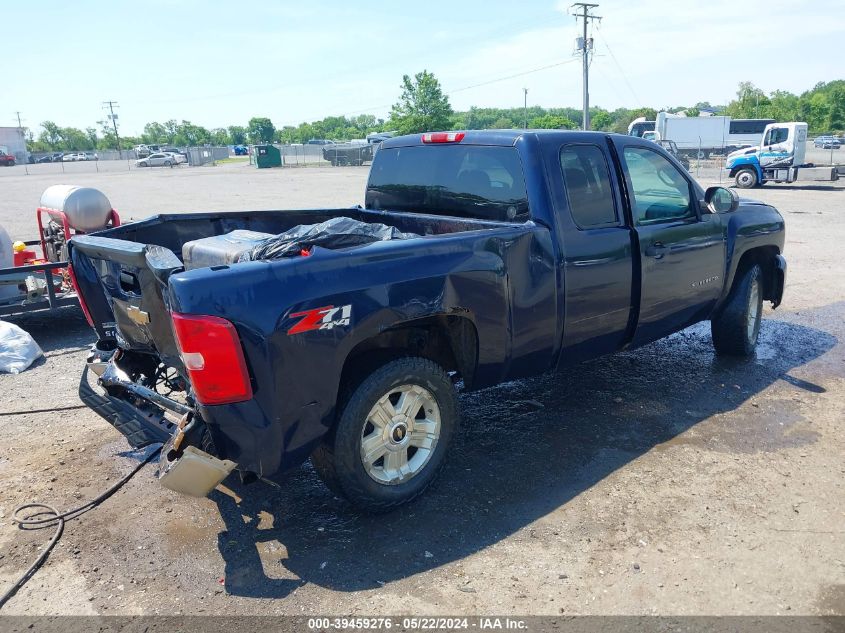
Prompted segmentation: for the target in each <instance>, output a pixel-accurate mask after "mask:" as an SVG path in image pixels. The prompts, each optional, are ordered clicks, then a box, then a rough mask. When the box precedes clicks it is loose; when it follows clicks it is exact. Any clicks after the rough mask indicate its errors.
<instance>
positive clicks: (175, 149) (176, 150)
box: [159, 147, 188, 159]
mask: <svg viewBox="0 0 845 633" xmlns="http://www.w3.org/2000/svg"><path fill="white" fill-rule="evenodd" d="M159 152H160V153H162V154H178V155H179V156H184V157H185V158H186V159H187V158H188V153H187V152H185V151H183V150H181V149H179V148H178V147H162V148H161V150H159Z"/></svg>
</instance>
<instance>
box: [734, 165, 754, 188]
mask: <svg viewBox="0 0 845 633" xmlns="http://www.w3.org/2000/svg"><path fill="white" fill-rule="evenodd" d="M735 180H736V186H737V187H739V188H740V189H753V188H754V187H756V186H757V172H756V171H754V170H753V169H751V168H746V169H740V170H739V171H738V172H736V176H735Z"/></svg>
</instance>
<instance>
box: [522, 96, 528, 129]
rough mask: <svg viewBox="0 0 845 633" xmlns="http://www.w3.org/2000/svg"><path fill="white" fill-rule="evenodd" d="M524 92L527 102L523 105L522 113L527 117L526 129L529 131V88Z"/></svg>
mask: <svg viewBox="0 0 845 633" xmlns="http://www.w3.org/2000/svg"><path fill="white" fill-rule="evenodd" d="M522 92H523V93H524V96H525V101H524V102H523V105H522V113H523V116H524V117H525V129H526V130H527V129H528V88H523V89H522Z"/></svg>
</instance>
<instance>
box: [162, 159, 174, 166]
mask: <svg viewBox="0 0 845 633" xmlns="http://www.w3.org/2000/svg"><path fill="white" fill-rule="evenodd" d="M164 166H165V167H173V163H171V162H170V161H169V160H166V161H164Z"/></svg>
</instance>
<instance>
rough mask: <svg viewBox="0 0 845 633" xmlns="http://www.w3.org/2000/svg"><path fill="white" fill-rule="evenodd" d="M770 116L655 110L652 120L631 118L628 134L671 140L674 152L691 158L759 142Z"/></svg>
mask: <svg viewBox="0 0 845 633" xmlns="http://www.w3.org/2000/svg"><path fill="white" fill-rule="evenodd" d="M770 123H774V120H773V119H732V118H731V117H729V116H697V117H687V116H682V115H677V114H671V113H669V112H658V113H657V119H656V120H655V121H647V120H646V119H645V118H644V117H640V118H638V119H634V121H632V122H631V124H630V125H629V126H628V134H630V135H632V136H641V137H643V138H645V139H649V140H654V141H659V140H669V141H675V144H676V145H677V146H678V151H679V153H680V154H682V155H684V156H688V157H691V158H708V157H709V156H710V155H713V154H715V155H723V154H729V153H730V152H732V151H735V150H737V149H741V148H743V147H752V146H755V145H759V144H760V141H761V139H762V138H763V131H764V130H765V129H766V126H767V125H768V124H770Z"/></svg>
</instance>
